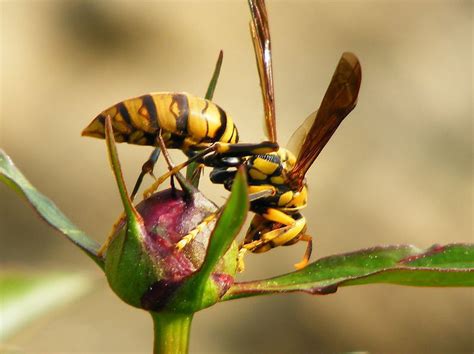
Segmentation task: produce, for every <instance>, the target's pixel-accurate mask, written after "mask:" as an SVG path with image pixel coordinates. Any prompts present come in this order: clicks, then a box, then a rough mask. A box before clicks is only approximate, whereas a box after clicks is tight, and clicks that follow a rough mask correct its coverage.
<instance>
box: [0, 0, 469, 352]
mask: <svg viewBox="0 0 474 354" xmlns="http://www.w3.org/2000/svg"><path fill="white" fill-rule="evenodd" d="M267 8H268V12H269V17H270V27H271V33H272V40H273V60H274V67H273V69H274V80H275V90H276V109H277V120H278V134H279V141H280V142H281V143H282V144H283V145H284V144H285V143H286V141H287V140H288V138H289V137H290V136H291V134H292V132H293V131H294V130H295V129H296V128H297V127H298V125H299V124H300V123H301V122H302V121H303V120H304V118H305V117H306V116H307V115H308V114H309V113H311V112H312V111H314V110H315V109H316V108H317V107H318V106H319V103H320V101H321V99H322V96H323V94H324V92H325V90H326V87H327V85H328V83H329V80H330V78H331V76H332V73H333V71H334V68H335V66H336V63H337V61H338V60H339V57H340V55H341V53H342V52H343V51H352V52H354V53H356V54H357V56H358V57H359V59H360V61H361V64H362V71H363V82H362V87H361V91H360V96H359V103H358V105H357V107H356V109H355V110H354V111H353V112H352V113H351V114H350V115H349V117H348V118H347V119H346V121H345V122H344V123H343V124H342V125H341V127H340V128H339V129H338V131H337V132H336V134H335V135H334V137H333V138H332V139H331V141H330V142H329V143H328V145H327V146H326V148H325V150H324V152H323V153H322V154H321V156H320V157H319V158H318V160H317V162H316V163H315V164H314V166H313V168H312V169H311V170H310V172H309V173H308V176H307V178H308V183H309V187H310V199H309V206H308V208H307V209H306V210H305V216H306V217H307V219H308V220H309V232H310V234H311V235H313V238H314V253H313V258H320V257H323V256H327V255H331V254H334V253H342V252H347V251H351V250H356V249H360V248H365V247H370V246H373V245H385V244H401V243H410V244H414V245H416V246H418V247H422V248H425V247H429V246H431V245H432V244H433V243H440V244H446V243H450V242H460V241H465V242H472V241H473V240H472V211H473V210H472V209H473V205H472V201H473V179H472V133H473V130H472V98H473V92H472V82H473V76H472V75H473V73H472V62H473V58H472V47H473V42H472V38H473V37H472V33H473V32H472V31H473V21H472V16H473V3H472V2H471V1H436V2H435V1H419V2H416V1H414V2H402V1H363V0H360V1H338V2H327V1H268V3H267ZM0 10H1V14H0V21H1V95H0V97H1V102H0V104H1V115H0V147H1V148H3V149H4V150H5V151H6V152H7V153H8V154H9V155H10V156H11V157H12V159H13V160H14V161H15V162H16V164H17V165H18V167H19V168H20V169H21V170H22V171H23V173H24V174H25V175H26V176H27V177H28V178H29V180H30V181H31V182H32V183H33V185H35V186H36V187H37V188H38V189H39V190H40V191H42V192H43V193H44V194H46V195H47V196H49V197H50V198H51V199H53V200H54V201H55V202H56V203H57V205H58V206H59V207H60V208H61V209H62V210H63V211H64V213H65V214H66V215H68V216H69V217H70V218H71V219H72V220H73V221H74V222H75V223H76V224H77V225H78V226H79V227H81V228H82V229H83V230H85V231H86V232H87V233H88V234H90V235H92V236H93V237H94V238H96V239H97V240H98V241H103V240H104V239H105V237H106V236H107V234H108V233H109V230H110V228H111V225H112V224H113V222H114V221H115V220H116V218H117V217H118V215H119V214H120V212H121V204H120V201H119V196H118V193H117V189H116V186H115V182H114V179H113V176H112V173H111V171H110V170H109V165H108V161H107V157H106V150H105V144H104V141H102V140H96V139H95V140H94V139H89V138H81V136H80V132H81V130H82V129H83V128H84V127H85V126H86V125H87V124H88V123H89V122H90V120H92V118H93V117H94V116H95V115H96V114H97V113H99V112H100V111H102V110H103V109H105V108H106V107H108V106H110V105H112V104H114V103H116V102H118V101H121V100H123V99H125V98H128V97H133V96H138V95H141V94H144V93H148V92H154V91H185V92H189V93H193V94H195V95H200V96H203V95H204V93H205V90H206V87H207V84H208V81H209V79H210V75H211V73H212V70H213V68H214V63H215V60H216V58H217V55H218V52H219V50H220V49H223V50H224V64H223V68H222V72H221V76H220V80H219V83H218V86H217V90H216V94H215V96H214V100H215V101H216V102H217V103H218V104H219V105H221V106H222V107H224V109H225V110H226V111H227V112H228V113H229V114H231V115H232V116H233V117H234V120H235V121H236V123H237V126H238V127H239V130H240V135H241V140H242V141H249V142H256V141H260V140H262V139H264V135H263V124H262V116H263V113H262V104H261V96H260V90H259V82H258V75H257V70H256V66H255V59H254V54H253V48H252V44H251V40H250V36H249V31H248V21H249V12H248V8H247V4H246V2H245V1H243V0H242V1H199V2H198V1H188V2H186V1H166V2H165V1H154V2H152V1H128V2H127V1H125V2H115V1H102V2H99V1H6V0H4V1H1V2H0ZM150 151H151V148H148V147H137V146H130V145H123V144H122V145H120V146H119V154H120V158H121V161H122V167H123V169H124V172H125V178H126V180H127V182H128V183H129V185H130V186H132V185H133V183H134V182H135V179H136V177H137V175H138V172H139V171H140V168H141V165H142V164H143V162H144V161H145V160H146V159H147V157H148V154H149V153H150ZM173 157H174V159H175V161H181V160H183V158H184V156H183V155H182V154H181V153H180V152H179V151H178V152H176V153H174V154H173ZM164 168H165V167H164V165H163V164H161V163H160V164H159V165H158V166H157V168H156V169H155V171H157V172H158V171H164ZM205 180H206V178H204V183H202V190H203V191H204V192H205V193H206V194H207V195H208V196H209V197H210V198H211V199H212V200H214V201H215V202H216V203H218V204H220V203H222V202H223V201H224V198H225V196H226V195H227V193H226V192H225V191H224V190H223V188H221V187H220V186H214V185H212V184H210V183H208V182H206V181H205ZM150 182H151V179H147V180H146V183H150ZM0 207H1V210H0V236H1V238H0V243H1V246H0V257H1V263H0V264H1V267H2V268H7V267H15V268H17V269H18V268H19V269H35V270H44V271H48V270H58V269H60V270H63V271H71V272H77V271H83V272H86V273H88V274H90V275H91V276H92V277H94V278H96V279H97V280H96V287H95V290H94V291H93V292H92V293H91V294H89V295H88V296H86V297H84V298H82V300H81V301H78V302H75V303H74V304H73V305H71V306H68V307H64V308H62V309H61V310H58V311H55V312H54V313H52V314H51V315H49V316H47V317H45V318H43V319H42V320H40V321H39V322H36V323H35V324H34V325H33V326H29V327H28V328H26V329H25V330H23V331H22V332H20V333H18V334H17V335H15V336H14V337H12V338H11V339H9V340H8V342H7V345H10V346H12V347H15V348H21V349H22V350H24V351H25V352H29V353H65V352H83V353H103V352H116V353H117V352H121V353H148V352H150V350H151V345H152V323H151V320H150V318H149V316H148V315H147V314H146V313H145V312H140V311H136V310H135V309H133V308H131V307H128V306H126V305H125V304H123V303H121V302H120V300H119V299H118V298H117V297H115V295H114V294H113V293H112V292H111V291H110V290H109V289H108V287H107V285H106V281H105V279H104V278H103V277H102V276H101V274H100V272H99V270H98V269H97V268H96V266H95V265H93V264H92V262H90V261H89V260H88V259H87V258H86V257H84V256H83V255H82V254H81V253H80V252H79V251H78V250H76V249H75V248H74V247H73V246H72V245H71V244H69V243H68V242H66V241H65V240H64V239H62V238H61V237H60V236H59V234H57V233H56V232H54V231H52V230H51V229H50V228H49V227H48V226H46V225H45V224H44V223H43V222H42V221H41V220H40V219H39V218H38V217H37V216H36V215H35V213H34V212H33V211H32V209H31V208H29V207H28V206H27V205H26V204H25V203H24V202H23V201H22V200H20V199H19V198H18V197H17V195H15V194H14V193H13V192H11V191H10V190H9V189H7V188H6V187H5V186H4V185H3V184H2V185H0ZM304 248H305V245H304V244H298V245H295V246H293V247H281V248H278V249H274V250H272V251H271V252H269V253H266V254H261V255H249V256H248V257H247V271H246V272H245V273H244V274H243V275H241V276H240V279H243V280H248V279H255V278H261V277H268V276H272V275H276V274H280V273H283V272H289V271H292V269H293V266H292V265H293V263H295V262H296V261H299V260H300V258H301V256H302V254H303V253H304ZM473 314H474V304H473V291H472V290H470V289H428V288H409V287H398V286H390V285H376V286H375V285H374V286H365V287H349V288H342V289H340V290H339V291H338V292H337V293H336V294H334V295H329V296H319V297H316V296H308V295H302V294H299V295H298V294H294V295H286V296H274V297H260V298H255V299H244V300H238V301H235V302H231V303H226V304H221V305H218V306H215V307H213V308H211V309H209V310H207V311H204V312H202V313H198V314H197V315H196V317H195V321H194V324H193V331H192V338H191V352H195V353H199V352H201V353H224V352H225V353H262V352H267V353H309V352H328V351H330V352H342V351H358V350H360V351H371V352H399V353H400V352H404V353H409V352H413V353H425V352H426V353H428V352H429V353H434V352H439V353H461V352H466V353H467V352H472V351H473V350H474V344H473V339H472V338H473V337H472V334H473Z"/></svg>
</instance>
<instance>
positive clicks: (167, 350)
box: [151, 312, 193, 354]
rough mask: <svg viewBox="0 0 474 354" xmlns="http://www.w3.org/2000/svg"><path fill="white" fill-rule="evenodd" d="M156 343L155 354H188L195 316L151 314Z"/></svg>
mask: <svg viewBox="0 0 474 354" xmlns="http://www.w3.org/2000/svg"><path fill="white" fill-rule="evenodd" d="M151 317H152V318H153V325H154V335H155V343H154V345H153V354H186V353H187V352H188V347H189V334H190V330H191V322H192V320H193V314H183V313H169V312H168V313H166V312H165V313H156V312H151Z"/></svg>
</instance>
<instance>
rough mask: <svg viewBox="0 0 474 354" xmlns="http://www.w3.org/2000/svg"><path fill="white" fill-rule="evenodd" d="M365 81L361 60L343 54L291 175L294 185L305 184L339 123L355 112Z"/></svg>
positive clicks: (351, 55)
mask: <svg viewBox="0 0 474 354" xmlns="http://www.w3.org/2000/svg"><path fill="white" fill-rule="evenodd" d="M361 79H362V72H361V67H360V63H359V60H358V59H357V57H356V56H355V55H354V54H352V53H348V52H346V53H343V54H342V57H341V59H340V60H339V63H338V65H337V67H336V70H335V72H334V75H333V77H332V79H331V82H330V83H329V87H328V89H327V90H326V93H325V95H324V97H323V100H322V102H321V106H320V107H319V110H318V111H317V113H316V116H315V118H314V121H313V124H312V126H311V128H310V130H309V132H308V133H307V134H306V136H305V138H304V142H303V144H302V146H301V148H300V149H299V153H298V155H297V159H296V164H295V167H294V168H293V169H292V170H291V172H290V174H289V178H290V181H291V183H292V184H293V185H294V186H298V187H301V186H302V185H303V180H304V176H305V174H306V172H307V171H308V169H309V168H310V167H311V165H312V164H313V162H314V160H316V158H317V157H318V155H319V154H320V152H321V151H322V149H323V148H324V146H325V145H326V143H327V142H328V141H329V139H330V138H331V136H332V135H333V134H334V132H335V131H336V129H337V127H338V126H339V124H341V122H342V121H343V120H344V118H345V117H346V116H347V115H348V114H349V113H350V112H351V111H352V110H353V109H354V107H355V105H356V103H357V96H358V94H359V88H360V82H361Z"/></svg>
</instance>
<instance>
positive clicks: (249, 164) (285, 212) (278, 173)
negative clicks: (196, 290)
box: [211, 0, 362, 269]
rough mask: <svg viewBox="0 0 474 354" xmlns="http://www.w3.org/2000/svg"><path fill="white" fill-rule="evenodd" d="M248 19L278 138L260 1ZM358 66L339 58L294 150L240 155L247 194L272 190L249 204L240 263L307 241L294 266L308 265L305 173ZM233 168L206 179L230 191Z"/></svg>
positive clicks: (357, 76) (342, 109)
mask: <svg viewBox="0 0 474 354" xmlns="http://www.w3.org/2000/svg"><path fill="white" fill-rule="evenodd" d="M248 3H249V6H250V12H251V15H252V21H251V22H250V32H251V36H252V41H253V45H254V50H255V57H256V61H257V67H258V73H259V77H260V86H261V90H262V98H263V107H264V114H265V123H266V130H267V136H268V138H269V140H270V141H271V142H274V143H276V142H277V133H276V120H275V102H274V88H273V75H272V55H271V40H270V30H269V25H268V16H267V11H266V8H265V2H264V0H248ZM361 77H362V74H361V67H360V64H359V61H358V59H357V57H356V56H355V55H354V54H352V53H348V52H346V53H344V54H343V55H342V57H341V59H340V60H339V63H338V65H337V67H336V70H335V72H334V75H333V77H332V79H331V82H330V83H329V87H328V89H327V91H326V93H325V95H324V98H323V100H322V102H321V105H320V107H319V109H318V110H317V111H316V112H314V113H313V114H311V115H310V116H309V117H308V118H307V119H306V121H305V122H304V123H303V125H302V126H301V127H300V128H299V129H298V130H297V131H296V132H295V134H294V135H293V136H292V139H291V140H290V146H294V147H295V148H296V150H295V151H292V152H291V151H290V150H288V149H285V148H282V147H280V148H279V149H278V150H277V151H274V152H271V153H265V154H253V155H250V154H249V155H248V156H246V157H245V158H244V159H243V165H244V166H245V169H246V170H247V175H248V185H249V187H248V189H249V194H253V193H261V192H263V191H271V195H270V196H267V197H263V198H259V199H255V200H253V201H252V202H251V210H252V211H253V212H254V213H255V214H256V215H255V216H254V218H253V220H252V223H251V226H250V228H249V230H248V231H247V234H246V236H245V239H244V241H243V243H242V244H241V245H240V254H239V267H240V268H241V269H243V256H244V254H245V253H247V252H254V253H261V252H266V251H268V250H270V249H271V248H274V247H277V246H287V245H292V244H294V243H296V242H298V241H306V242H307V248H306V252H305V255H304V257H303V259H302V260H301V262H299V263H297V264H295V267H296V268H298V269H299V268H303V267H304V266H306V264H307V263H308V260H309V258H310V256H311V250H312V238H311V236H309V235H307V234H306V220H305V218H304V216H303V215H302V214H301V213H300V211H301V209H303V208H305V207H306V204H307V186H306V181H305V175H306V172H307V171H308V170H309V168H310V167H311V165H312V164H313V162H314V161H315V159H316V158H317V157H318V155H319V154H320V152H321V150H322V149H323V148H324V146H325V145H326V143H327V142H328V141H329V139H330V138H331V136H332V135H333V133H334V132H335V131H336V129H337V127H338V126H339V124H340V123H341V122H342V120H343V119H344V118H345V117H346V116H347V115H348V114H349V113H350V112H351V111H352V109H353V108H354V107H355V105H356V102H357V96H358V93H359V88H360V83H361ZM235 173H236V171H235V169H233V168H230V167H217V168H215V169H214V170H213V171H212V172H211V181H212V182H214V183H222V184H223V185H224V186H225V187H226V189H230V187H231V185H232V181H233V178H234V176H235Z"/></svg>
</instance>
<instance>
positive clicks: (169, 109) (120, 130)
mask: <svg viewBox="0 0 474 354" xmlns="http://www.w3.org/2000/svg"><path fill="white" fill-rule="evenodd" d="M106 116H110V117H111V118H112V124H113V127H114V133H115V138H116V140H117V141H119V142H128V143H130V144H137V145H155V144H156V134H157V133H158V132H159V131H160V130H161V132H162V134H163V135H164V136H165V137H167V139H165V140H168V141H167V145H169V146H170V147H176V148H183V149H186V148H189V147H193V146H206V145H209V143H212V142H226V143H236V142H238V132H237V128H236V127H235V125H234V122H233V121H232V118H231V117H230V116H229V115H227V114H226V112H225V111H224V110H223V109H222V108H220V107H219V106H218V105H216V104H215V103H213V102H211V101H209V100H206V99H204V98H200V97H196V96H193V95H190V94H187V93H173V92H161V93H152V94H146V95H143V96H140V97H135V98H131V99H128V100H125V101H122V102H119V103H117V104H115V105H113V106H112V107H110V108H108V109H106V110H105V111H103V112H101V113H100V114H99V115H98V116H97V117H96V118H95V119H94V120H93V121H92V122H91V123H90V124H89V125H88V126H87V128H86V129H84V131H83V132H82V135H86V136H92V137H96V138H101V139H104V138H105V129H104V120H105V117H106ZM177 137H182V138H181V139H179V138H177Z"/></svg>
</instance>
